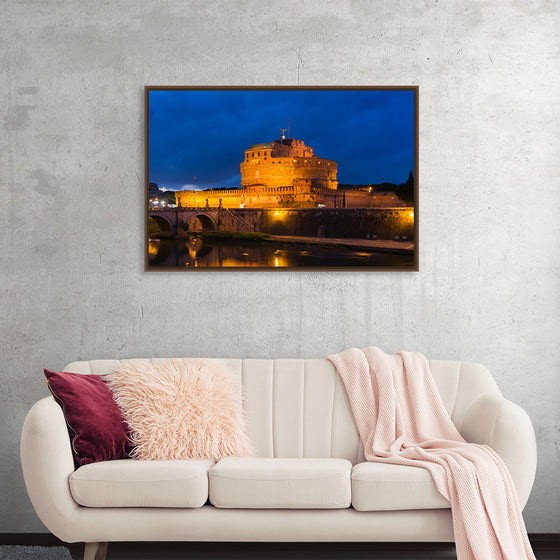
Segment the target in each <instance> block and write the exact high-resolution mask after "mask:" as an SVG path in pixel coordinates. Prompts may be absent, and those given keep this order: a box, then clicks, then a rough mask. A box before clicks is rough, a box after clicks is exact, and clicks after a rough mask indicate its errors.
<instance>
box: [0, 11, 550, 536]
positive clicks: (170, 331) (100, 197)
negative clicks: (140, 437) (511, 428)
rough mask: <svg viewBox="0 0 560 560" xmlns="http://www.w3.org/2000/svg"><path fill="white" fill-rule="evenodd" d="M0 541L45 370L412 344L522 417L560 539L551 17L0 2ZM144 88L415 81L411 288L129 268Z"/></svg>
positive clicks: (27, 523)
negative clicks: (464, 369) (488, 377)
mask: <svg viewBox="0 0 560 560" xmlns="http://www.w3.org/2000/svg"><path fill="white" fill-rule="evenodd" d="M0 14H1V17H0V22H1V23H0V25H1V26H2V37H3V47H2V49H1V51H0V72H1V73H0V76H1V78H0V99H2V100H3V103H2V104H1V107H0V126H1V127H2V129H1V134H0V185H1V187H2V188H1V191H0V192H1V193H2V194H1V200H0V228H1V229H0V261H1V266H0V309H1V314H2V318H1V325H2V327H1V328H2V332H1V336H0V348H1V350H0V356H1V358H2V361H1V366H0V381H1V384H0V398H1V403H0V425H1V426H2V429H1V432H0V434H1V436H0V438H1V449H2V456H1V457H2V459H1V462H0V495H1V496H2V501H1V506H0V508H1V512H0V531H3V532H17V531H30V532H33V531H41V530H43V528H42V525H41V523H40V522H39V521H38V520H37V518H36V517H35V515H34V513H33V510H32V508H31V505H30V503H29V502H28V499H27V497H26V495H25V490H24V486H23V481H22V477H21V474H20V467H19V459H18V440H19V433H20V428H21V425H22V422H23V419H24V416H25V414H26V411H27V410H28V408H29V407H30V406H31V403H33V402H34V401H35V400H37V399H38V398H40V397H42V396H44V395H46V388H45V384H44V382H43V379H42V371H41V368H43V367H44V366H47V367H49V368H54V369H57V368H62V367H63V366H64V365H65V364H66V363H68V362H70V361H72V360H77V359H88V358H104V357H115V358H120V357H131V356H177V355H179V356H184V355H196V356H231V357H241V356H246V357H249V356H252V357H261V356H270V357H272V356H276V357H283V356H285V357H288V356H293V357H303V356H305V357H314V356H325V355H327V354H329V353H332V352H337V351H340V350H343V349H345V348H348V347H351V346H366V345H369V344H376V345H378V346H381V347H382V348H384V349H385V350H386V351H389V352H393V351H396V350H398V349H401V348H404V349H411V350H420V351H422V352H424V353H425V354H427V355H428V356H429V357H431V358H446V359H457V360H472V361H480V362H483V363H485V364H486V365H487V366H489V367H490V368H491V370H492V371H493V373H494V375H495V376H496V378H497V381H498V383H499V384H500V386H501V387H502V389H503V391H504V393H505V394H506V395H507V396H508V397H510V398H511V399H513V400H515V401H517V402H519V403H520V404H521V405H522V406H524V407H525V408H526V409H527V411H528V412H529V414H530V415H531V417H532V419H533V421H534V423H535V426H536V430H537V437H538V441H539V463H540V464H539V471H538V478H537V482H536V486H535V490H534V492H533V495H532V497H531V499H530V502H529V504H528V506H527V509H526V511H525V514H526V520H527V524H528V528H529V530H530V531H532V532H555V531H560V515H559V514H560V485H559V484H558V473H559V472H560V447H559V446H560V420H559V410H560V409H559V407H558V402H559V397H560V394H559V392H560V389H559V387H560V384H559V383H558V376H559V369H560V358H559V353H558V349H557V346H558V336H559V329H560V319H559V313H558V312H559V307H560V305H559V304H560V301H559V299H560V298H559V296H560V282H559V277H560V266H559V239H560V220H558V215H559V211H560V207H559V206H560V194H559V192H560V188H559V187H560V184H559V183H560V180H559V175H558V163H559V162H558V154H559V153H560V134H559V130H560V127H559V125H560V119H559V116H560V115H559V113H560V111H559V101H558V99H559V98H558V91H560V71H559V70H560V67H559V61H560V56H559V54H560V53H559V43H558V28H559V27H560V12H559V11H558V7H557V3H556V2H548V1H545V0H542V1H534V0H526V1H523V2H518V1H513V0H504V1H500V2H498V1H496V2H478V1H472V0H450V1H446V2H438V1H437V0H426V1H423V2H422V1H407V2H404V1H402V2H398V1H397V2H382V1H372V0H363V1H361V0H352V1H350V0H346V1H345V0H339V1H324V2H315V1H301V0H286V1H283V2H275V1H271V0H263V1H260V2H256V1H248V0H240V1H236V2H230V1H228V0H221V1H208V0H196V1H185V0H169V1H162V2H151V1H148V0H136V1H128V0H127V1H125V0H120V1H107V2H105V1H104V2H100V1H97V2H75V1H73V0H60V1H57V2H47V1H39V0H35V1H33V0H27V1H24V0H20V1H15V0H6V1H5V2H3V3H2V8H1V9H0ZM145 84H151V85H158V84H182V85H188V84H235V85H237V84H242V85H251V84H272V85H294V84H312V85H325V84H333V85H339V84H366V85H370V84H374V85H375V84H376V85H380V84H385V85H386V84H419V85H420V170H419V184H420V215H419V219H420V239H419V241H420V272H417V273H412V272H411V273H366V272H364V273H358V272H346V273H343V272H340V273H337V272H328V273H324V272H305V273H303V272H302V273H300V272H295V271H292V272H283V273H277V272H243V271H236V272H234V271H231V272H213V273H203V272H202V273H145V272H143V267H144V263H143V242H142V232H143V227H144V224H143V220H144V210H143V200H144V186H143V180H144V177H143V136H144V119H143V106H142V99H143V97H142V96H143V86H144V85H145Z"/></svg>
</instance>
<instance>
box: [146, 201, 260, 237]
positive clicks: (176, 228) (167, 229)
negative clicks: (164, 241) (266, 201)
mask: <svg viewBox="0 0 560 560" xmlns="http://www.w3.org/2000/svg"><path fill="white" fill-rule="evenodd" d="M148 216H149V217H150V219H152V220H153V221H154V222H155V223H156V224H157V226H158V227H159V230H160V234H161V235H164V236H165V235H178V234H181V233H184V232H186V231H205V230H214V231H260V222H261V218H262V210H249V209H245V208H243V209H241V208H240V209H237V208H235V209H231V208H188V207H180V208H150V210H149V212H148Z"/></svg>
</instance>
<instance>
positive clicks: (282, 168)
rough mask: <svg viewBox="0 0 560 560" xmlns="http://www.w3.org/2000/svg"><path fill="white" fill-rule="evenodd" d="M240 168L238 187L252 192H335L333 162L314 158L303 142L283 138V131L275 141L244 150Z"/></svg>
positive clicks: (334, 166)
mask: <svg viewBox="0 0 560 560" xmlns="http://www.w3.org/2000/svg"><path fill="white" fill-rule="evenodd" d="M282 130H283V129H282ZM240 167H241V187H242V188H246V189H250V190H253V191H262V192H271V193H272V192H282V191H276V189H281V188H284V189H286V188H288V189H293V192H294V194H304V193H308V194H309V193H313V192H315V193H317V194H319V193H320V192H322V191H325V190H326V191H330V192H333V191H336V188H337V185H338V182H337V179H336V173H337V165H336V161H333V160H331V159H326V158H321V157H317V156H316V155H315V153H314V151H313V148H310V147H309V146H306V145H305V144H304V142H303V140H297V139H295V138H285V137H284V130H283V132H282V138H280V139H279V140H275V141H273V142H268V143H265V144H253V145H252V146H251V147H250V148H249V149H248V150H245V159H244V160H243V162H242V163H241V166H240ZM271 189H272V190H271Z"/></svg>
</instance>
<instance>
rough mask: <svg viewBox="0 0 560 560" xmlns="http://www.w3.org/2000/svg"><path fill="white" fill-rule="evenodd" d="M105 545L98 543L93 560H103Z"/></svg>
mask: <svg viewBox="0 0 560 560" xmlns="http://www.w3.org/2000/svg"><path fill="white" fill-rule="evenodd" d="M107 545H108V543H106V542H101V543H99V546H98V548H97V557H96V559H95V560H105V555H106V554H107Z"/></svg>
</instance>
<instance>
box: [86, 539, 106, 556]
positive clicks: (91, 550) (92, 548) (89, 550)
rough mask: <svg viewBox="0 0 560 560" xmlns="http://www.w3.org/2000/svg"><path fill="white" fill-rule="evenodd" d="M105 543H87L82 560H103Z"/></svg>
mask: <svg viewBox="0 0 560 560" xmlns="http://www.w3.org/2000/svg"><path fill="white" fill-rule="evenodd" d="M106 554H107V543H106V542H101V543H99V542H87V543H86V546H85V549H84V560H105V555H106Z"/></svg>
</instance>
